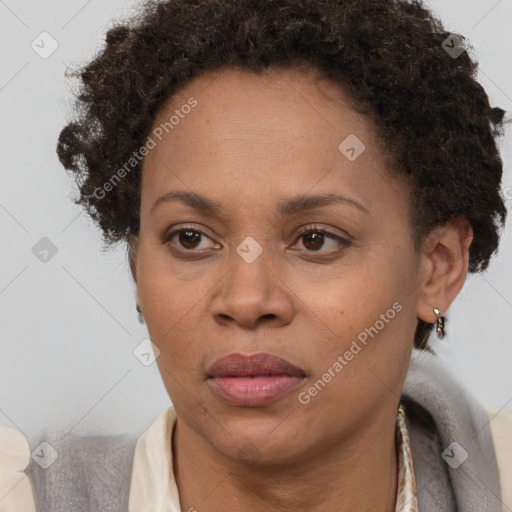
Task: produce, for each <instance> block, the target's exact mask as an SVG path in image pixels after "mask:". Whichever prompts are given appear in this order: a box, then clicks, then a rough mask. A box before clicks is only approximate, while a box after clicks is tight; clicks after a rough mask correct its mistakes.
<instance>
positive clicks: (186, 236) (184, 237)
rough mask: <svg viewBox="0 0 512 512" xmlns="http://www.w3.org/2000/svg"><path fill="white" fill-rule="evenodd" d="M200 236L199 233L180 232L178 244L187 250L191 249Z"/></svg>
mask: <svg viewBox="0 0 512 512" xmlns="http://www.w3.org/2000/svg"><path fill="white" fill-rule="evenodd" d="M200 236H201V235H200V233H196V232H195V231H182V233H181V234H180V243H181V244H182V245H183V246H184V247H187V248H191V245H192V248H193V246H194V242H197V241H198V239H199V237H200ZM189 244H191V245H189Z"/></svg>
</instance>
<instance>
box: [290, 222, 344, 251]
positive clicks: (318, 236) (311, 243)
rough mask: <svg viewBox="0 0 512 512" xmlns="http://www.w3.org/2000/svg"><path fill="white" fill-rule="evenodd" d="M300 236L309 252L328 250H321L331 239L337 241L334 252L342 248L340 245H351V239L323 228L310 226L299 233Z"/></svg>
mask: <svg viewBox="0 0 512 512" xmlns="http://www.w3.org/2000/svg"><path fill="white" fill-rule="evenodd" d="M298 238H299V239H301V240H303V245H304V247H305V248H306V249H307V252H326V251H321V249H322V248H323V247H324V245H325V243H326V242H327V241H330V240H332V241H333V242H335V243H334V246H335V247H334V252H337V251H339V250H341V247H340V246H342V247H347V246H349V245H350V241H349V240H347V239H346V238H342V237H340V236H338V235H335V234H334V233H331V232H330V231H326V230H325V229H322V228H309V229H307V230H305V231H302V232H301V233H299V235H298ZM294 247H295V246H294Z"/></svg>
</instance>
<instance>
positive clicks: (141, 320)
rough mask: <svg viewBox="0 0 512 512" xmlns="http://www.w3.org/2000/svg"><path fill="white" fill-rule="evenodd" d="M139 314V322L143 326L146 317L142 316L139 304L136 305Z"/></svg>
mask: <svg viewBox="0 0 512 512" xmlns="http://www.w3.org/2000/svg"><path fill="white" fill-rule="evenodd" d="M136 309H137V312H138V313H139V322H140V323H141V324H143V323H144V317H143V316H142V308H141V307H140V306H139V304H137V305H136Z"/></svg>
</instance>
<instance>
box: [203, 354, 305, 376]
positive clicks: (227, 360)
mask: <svg viewBox="0 0 512 512" xmlns="http://www.w3.org/2000/svg"><path fill="white" fill-rule="evenodd" d="M250 375H291V376H298V377H305V376H306V373H305V371H304V370H303V369H302V368H299V367H298V366H295V365H294V364H292V363H290V362H289V361H287V360H286V359H283V358H281V357H278V356H275V355H272V354H268V353H266V352H262V353H259V354H251V355H243V354H239V353H233V354H228V355H226V356H223V357H221V358H219V359H217V360H216V361H214V363H213V364H212V365H211V366H210V367H209V368H208V377H209V378H213V377H245V376H250Z"/></svg>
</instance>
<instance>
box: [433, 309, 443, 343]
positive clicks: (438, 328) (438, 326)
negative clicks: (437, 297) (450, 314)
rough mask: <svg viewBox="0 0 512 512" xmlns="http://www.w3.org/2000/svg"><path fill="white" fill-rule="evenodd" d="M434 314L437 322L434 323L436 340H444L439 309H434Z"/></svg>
mask: <svg viewBox="0 0 512 512" xmlns="http://www.w3.org/2000/svg"><path fill="white" fill-rule="evenodd" d="M434 313H435V314H436V316H437V322H436V332H437V336H438V338H444V334H445V333H444V323H445V322H444V316H441V315H440V314H439V309H437V308H434Z"/></svg>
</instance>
